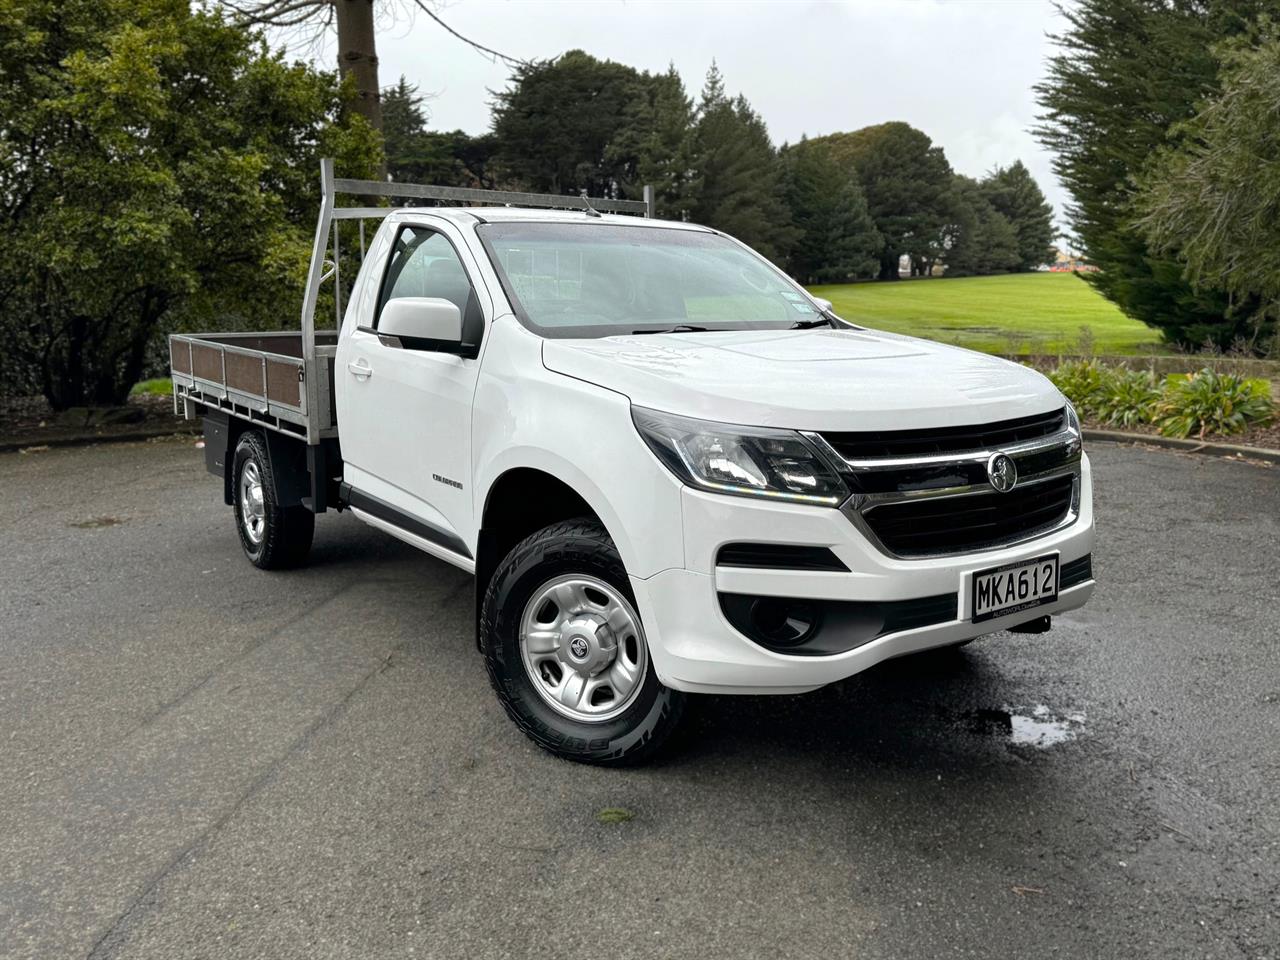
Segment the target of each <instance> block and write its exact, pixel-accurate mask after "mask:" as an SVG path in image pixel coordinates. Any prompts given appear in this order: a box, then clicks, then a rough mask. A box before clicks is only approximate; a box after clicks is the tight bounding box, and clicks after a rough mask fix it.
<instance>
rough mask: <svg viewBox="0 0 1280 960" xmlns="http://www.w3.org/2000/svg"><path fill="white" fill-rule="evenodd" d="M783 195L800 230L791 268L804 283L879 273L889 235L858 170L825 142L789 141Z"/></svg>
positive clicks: (841, 280)
mask: <svg viewBox="0 0 1280 960" xmlns="http://www.w3.org/2000/svg"><path fill="white" fill-rule="evenodd" d="M779 159H780V161H781V163H782V184H783V196H784V197H785V198H786V202H787V206H788V207H789V208H790V210H791V216H792V219H793V221H794V223H795V226H796V228H797V229H798V230H799V236H798V237H797V239H796V242H795V245H794V246H793V247H792V249H791V253H790V255H789V256H788V257H787V269H788V271H789V272H790V273H791V275H792V276H793V277H795V278H796V279H797V280H799V281H800V282H801V283H844V282H848V281H850V280H857V279H860V278H864V277H874V276H875V275H876V272H877V270H878V269H879V266H880V260H879V255H880V249H881V247H882V246H883V245H884V240H883V239H882V238H881V236H880V233H879V232H878V231H877V230H876V226H875V223H874V221H872V219H871V214H870V213H868V212H867V200H866V197H864V196H863V195H862V189H861V188H860V187H859V186H858V180H857V176H856V175H855V174H854V172H853V170H852V169H851V168H849V167H845V166H842V165H841V164H840V163H839V162H837V161H836V159H835V158H834V157H833V156H832V155H831V150H830V148H829V147H828V146H827V145H826V144H822V143H815V142H813V141H809V140H804V139H802V140H801V141H800V142H799V143H797V144H795V145H794V146H790V147H788V146H784V147H783V148H782V150H781V151H780V153H779Z"/></svg>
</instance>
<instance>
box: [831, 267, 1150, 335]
mask: <svg viewBox="0 0 1280 960" xmlns="http://www.w3.org/2000/svg"><path fill="white" fill-rule="evenodd" d="M811 289H812V291H813V293H814V294H816V295H817V296H819V297H825V298H826V299H828V300H830V301H831V303H832V305H833V306H834V307H835V311H836V313H838V314H839V315H840V316H842V317H844V318H845V319H846V320H850V321H852V322H854V323H858V324H864V325H866V326H868V327H876V328H878V329H881V330H891V331H893V332H895V333H906V334H910V335H911V336H915V337H925V338H927V339H930V340H940V341H942V342H943V343H954V344H957V345H959V346H962V347H970V348H972V349H974V350H984V351H986V352H988V353H1012V354H1020V353H1047V354H1052V353H1081V352H1088V351H1085V350H1083V349H1082V347H1083V346H1089V345H1090V344H1089V341H1091V350H1092V352H1094V353H1098V354H1114V353H1151V352H1159V344H1160V337H1159V335H1158V334H1157V333H1156V331H1154V330H1152V329H1151V328H1150V327H1147V326H1145V325H1143V324H1141V323H1139V322H1138V321H1137V320H1131V319H1129V318H1128V317H1126V316H1125V315H1124V314H1123V313H1121V312H1120V310H1119V308H1118V307H1116V306H1115V304H1113V303H1111V301H1109V300H1107V299H1105V298H1104V297H1103V296H1102V295H1101V294H1099V293H1098V292H1097V291H1095V290H1094V289H1093V288H1092V287H1091V286H1089V285H1088V284H1087V283H1085V282H1084V281H1083V280H1081V279H1080V278H1079V277H1077V276H1075V275H1074V274H1070V273H1018V274H1009V275H1006V276H999V277H956V278H954V279H946V278H942V277H939V278H937V279H930V280H903V281H900V282H898V283H846V284H838V285H830V286H818V287H812V288H811ZM1086 327H1087V328H1088V330H1089V333H1088V334H1085V333H1084V328H1086Z"/></svg>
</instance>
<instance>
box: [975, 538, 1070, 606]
mask: <svg viewBox="0 0 1280 960" xmlns="http://www.w3.org/2000/svg"><path fill="white" fill-rule="evenodd" d="M1024 574H1025V579H1024V578H1023V575H1024ZM1060 578H1061V564H1060V563H1059V554H1057V553H1046V554H1043V555H1042V556H1039V557H1033V558H1032V559H1030V560H1015V561H1014V562H1013V563H1005V564H1001V565H1000V566H998V567H987V568H985V569H983V570H975V571H974V572H973V574H972V576H971V577H970V580H969V604H970V605H969V613H970V621H971V622H972V623H982V622H983V621H985V620H994V619H995V618H996V617H1003V616H1008V615H1009V614H1011V613H1021V612H1022V611H1024V610H1032V609H1034V608H1036V607H1040V606H1043V605H1044V604H1046V603H1052V602H1053V601H1054V600H1057V599H1058V586H1059V581H1060ZM1046 579H1047V580H1048V581H1049V583H1048V585H1046V583H1045V581H1046ZM984 585H985V589H983V588H984ZM1024 587H1025V591H1024V589H1023V588H1024ZM997 596H1010V597H1011V599H1009V600H1005V601H996V600H994V599H993V598H994V597H997ZM980 601H981V602H982V605H981V606H980Z"/></svg>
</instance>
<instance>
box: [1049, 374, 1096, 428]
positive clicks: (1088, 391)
mask: <svg viewBox="0 0 1280 960" xmlns="http://www.w3.org/2000/svg"><path fill="white" fill-rule="evenodd" d="M1107 373H1108V371H1107V368H1106V367H1104V366H1103V365H1102V364H1101V363H1099V362H1098V361H1097V360H1067V361H1066V362H1065V363H1060V364H1059V365H1058V367H1057V368H1056V369H1055V370H1052V371H1051V372H1050V373H1049V379H1050V380H1052V381H1053V385H1054V386H1055V387H1057V388H1058V389H1059V390H1061V391H1062V393H1063V395H1064V396H1065V397H1066V398H1067V399H1068V400H1070V401H1071V404H1072V406H1074V407H1075V408H1076V412H1077V413H1079V414H1080V416H1082V417H1089V416H1096V415H1097V412H1098V401H1099V400H1100V398H1101V395H1102V392H1103V387H1104V384H1105V382H1106V380H1107Z"/></svg>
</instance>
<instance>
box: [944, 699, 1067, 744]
mask: <svg viewBox="0 0 1280 960" xmlns="http://www.w3.org/2000/svg"><path fill="white" fill-rule="evenodd" d="M1084 724H1085V715H1084V713H1083V712H1079V713H1066V714H1060V713H1056V712H1054V711H1053V710H1051V709H1050V708H1049V707H1047V706H1045V705H1044V704H1042V703H1041V704H1037V705H1036V706H1034V707H1031V708H1030V709H1024V708H1021V707H1017V708H1015V707H1004V708H1002V709H1000V710H975V711H973V712H972V713H971V714H969V729H970V730H971V731H972V732H973V733H978V734H985V735H987V736H997V737H1004V738H1005V739H1007V740H1008V741H1009V743H1011V744H1014V745H1016V746H1020V747H1035V748H1037V749H1047V748H1048V747H1053V746H1057V745H1058V744H1060V743H1066V742H1067V741H1069V740H1074V739H1075V738H1076V737H1078V736H1080V735H1081V734H1082V733H1084Z"/></svg>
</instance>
